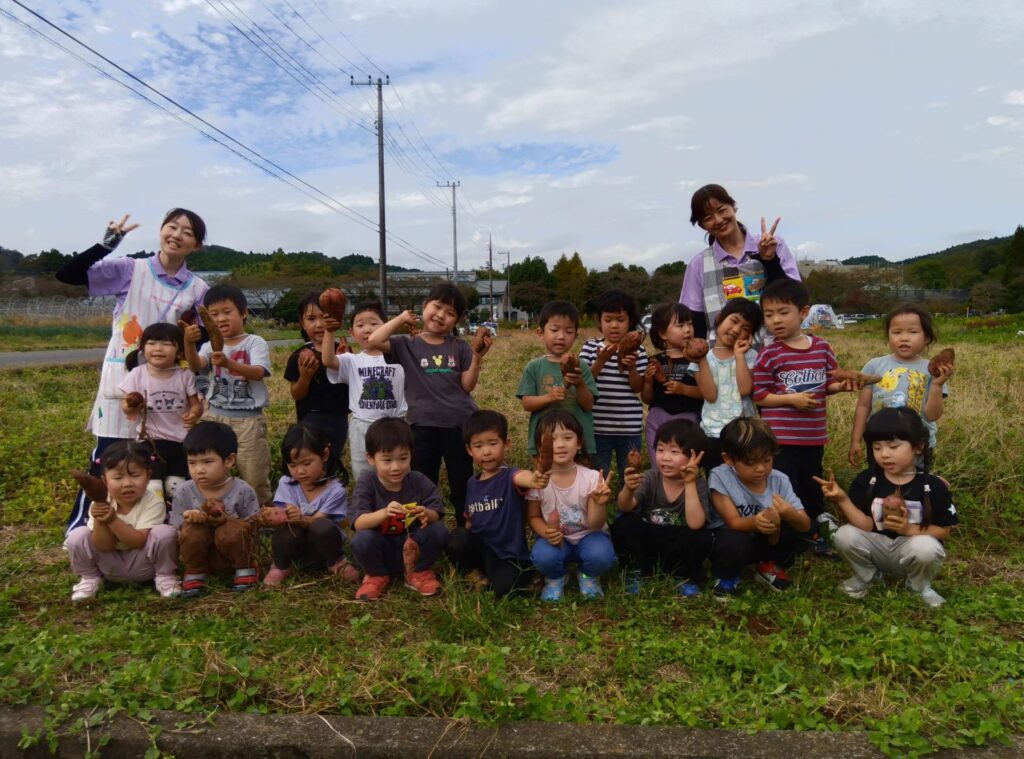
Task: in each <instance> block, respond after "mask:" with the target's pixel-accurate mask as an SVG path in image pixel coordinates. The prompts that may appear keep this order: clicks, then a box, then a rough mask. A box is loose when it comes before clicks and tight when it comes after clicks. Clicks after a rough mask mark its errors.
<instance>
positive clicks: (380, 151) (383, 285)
mask: <svg viewBox="0 0 1024 759" xmlns="http://www.w3.org/2000/svg"><path fill="white" fill-rule="evenodd" d="M349 83H350V84H351V86H353V87H376V88H377V192H378V193H379V197H378V205H379V207H380V221H379V223H378V224H379V226H380V255H379V264H380V302H381V305H382V306H384V313H385V315H386V314H387V312H388V264H387V259H388V249H387V237H386V234H387V232H386V228H385V226H384V98H383V95H382V94H381V87H383V86H384V85H385V84H391V77H390V76H385V78H384V79H383V81H382V80H381V78H380V77H377V81H376V82H375V81H373V77H370V76H368V77H366V81H365V82H357V81H356V78H355V77H354V76H350V77H349Z"/></svg>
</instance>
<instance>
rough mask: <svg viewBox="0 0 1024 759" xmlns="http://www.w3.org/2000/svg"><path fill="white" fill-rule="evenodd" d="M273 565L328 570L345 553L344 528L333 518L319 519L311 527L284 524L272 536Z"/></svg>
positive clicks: (286, 567) (284, 567)
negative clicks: (342, 531) (342, 529)
mask: <svg viewBox="0 0 1024 759" xmlns="http://www.w3.org/2000/svg"><path fill="white" fill-rule="evenodd" d="M270 548H271V551H272V553H273V556H274V566H275V567H277V568H278V569H288V568H290V567H291V566H292V564H294V565H295V566H296V567H298V568H301V569H327V567H329V566H331V565H332V564H334V563H335V562H337V561H338V560H339V559H341V558H342V557H343V556H344V555H345V553H344V549H345V539H344V538H343V537H342V534H341V529H340V528H339V527H338V525H337V524H336V523H335V522H332V521H331V520H330V519H317V520H314V521H313V522H311V523H310V525H309V527H300V526H298V525H294V524H285V525H281V526H280V527H278V528H277V529H275V530H274V534H273V535H272V536H271V538H270Z"/></svg>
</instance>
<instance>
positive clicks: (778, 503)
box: [769, 493, 794, 524]
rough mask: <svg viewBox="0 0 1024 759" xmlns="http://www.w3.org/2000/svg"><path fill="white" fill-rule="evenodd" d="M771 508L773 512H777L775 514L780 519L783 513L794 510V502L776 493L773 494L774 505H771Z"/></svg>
mask: <svg viewBox="0 0 1024 759" xmlns="http://www.w3.org/2000/svg"><path fill="white" fill-rule="evenodd" d="M769 510H770V511H771V512H773V513H774V514H775V516H777V517H779V518H780V519H781V517H782V515H783V514H786V513H788V512H791V511H794V509H793V504H791V503H790V502H789V501H787V500H786V499H785V498H783V497H782V496H781V495H779V494H778V493H775V494H774V495H772V506H771V509H769ZM776 524H777V523H776Z"/></svg>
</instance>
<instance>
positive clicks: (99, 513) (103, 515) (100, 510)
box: [89, 501, 117, 524]
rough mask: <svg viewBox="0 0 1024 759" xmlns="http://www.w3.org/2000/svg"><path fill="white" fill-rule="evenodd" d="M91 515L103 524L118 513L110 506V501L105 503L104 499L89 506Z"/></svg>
mask: <svg viewBox="0 0 1024 759" xmlns="http://www.w3.org/2000/svg"><path fill="white" fill-rule="evenodd" d="M89 516H91V517H92V518H93V519H94V520H95V521H97V522H100V523H101V524H106V523H107V522H109V521H111V520H112V519H113V518H114V517H115V516H117V514H116V512H115V511H114V510H113V509H112V508H111V507H110V504H109V503H103V502H102V501H99V502H94V503H93V504H92V506H90V507H89Z"/></svg>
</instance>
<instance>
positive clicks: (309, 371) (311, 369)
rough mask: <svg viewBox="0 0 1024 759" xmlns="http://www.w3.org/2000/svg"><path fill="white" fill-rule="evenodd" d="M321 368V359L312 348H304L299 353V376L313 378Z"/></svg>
mask: <svg viewBox="0 0 1024 759" xmlns="http://www.w3.org/2000/svg"><path fill="white" fill-rule="evenodd" d="M319 368H320V359H318V358H317V356H316V354H315V353H314V352H313V351H311V350H303V351H301V352H300V353H299V376H300V377H301V378H303V379H306V380H308V379H312V377H313V375H314V374H316V371H317V369H319Z"/></svg>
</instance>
